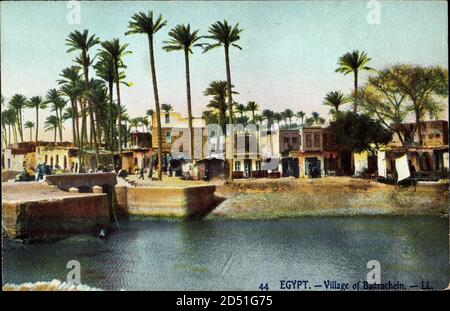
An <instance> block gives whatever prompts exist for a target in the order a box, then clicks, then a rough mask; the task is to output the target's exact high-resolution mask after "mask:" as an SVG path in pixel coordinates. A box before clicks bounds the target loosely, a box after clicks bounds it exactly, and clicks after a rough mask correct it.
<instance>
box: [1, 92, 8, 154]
mask: <svg viewBox="0 0 450 311" xmlns="http://www.w3.org/2000/svg"><path fill="white" fill-rule="evenodd" d="M2 103H3V96H2ZM6 115H7V110H2V114H1V123H2V143H4V145H5V147H6V146H8V136H7V135H6V133H7V130H6V126H7V125H8V121H7V117H6ZM2 147H3V145H2Z"/></svg>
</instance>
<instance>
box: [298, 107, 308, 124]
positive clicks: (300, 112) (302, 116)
mask: <svg viewBox="0 0 450 311" xmlns="http://www.w3.org/2000/svg"><path fill="white" fill-rule="evenodd" d="M305 116H306V113H304V112H303V111H301V110H300V111H299V112H297V114H296V117H297V118H299V119H300V120H302V126H303V124H304V122H303V120H304V118H305Z"/></svg>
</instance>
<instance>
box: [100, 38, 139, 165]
mask: <svg viewBox="0 0 450 311" xmlns="http://www.w3.org/2000/svg"><path fill="white" fill-rule="evenodd" d="M101 45H102V50H101V51H100V55H101V56H102V57H104V58H106V57H110V58H111V60H112V62H113V65H114V72H115V82H116V95H117V106H118V108H119V110H120V107H121V106H120V74H119V68H121V67H123V66H124V65H123V61H122V58H123V57H124V56H126V55H128V54H131V51H127V47H128V44H127V43H125V44H123V45H121V44H120V42H119V39H112V40H110V41H104V42H102V43H101ZM118 124H119V125H118V127H119V155H120V159H122V126H121V124H122V119H121V115H120V114H119V115H118Z"/></svg>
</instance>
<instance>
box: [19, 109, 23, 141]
mask: <svg viewBox="0 0 450 311" xmlns="http://www.w3.org/2000/svg"><path fill="white" fill-rule="evenodd" d="M19 116H20V128H19V130H20V140H21V141H22V142H23V122H22V109H20V110H19Z"/></svg>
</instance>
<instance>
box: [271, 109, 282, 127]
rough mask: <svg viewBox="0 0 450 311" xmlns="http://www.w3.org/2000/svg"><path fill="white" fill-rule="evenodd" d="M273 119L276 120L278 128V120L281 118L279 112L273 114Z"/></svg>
mask: <svg viewBox="0 0 450 311" xmlns="http://www.w3.org/2000/svg"><path fill="white" fill-rule="evenodd" d="M273 120H274V121H275V122H277V125H278V128H280V122H281V121H282V120H283V115H282V114H281V113H279V112H275V113H274V114H273Z"/></svg>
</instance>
